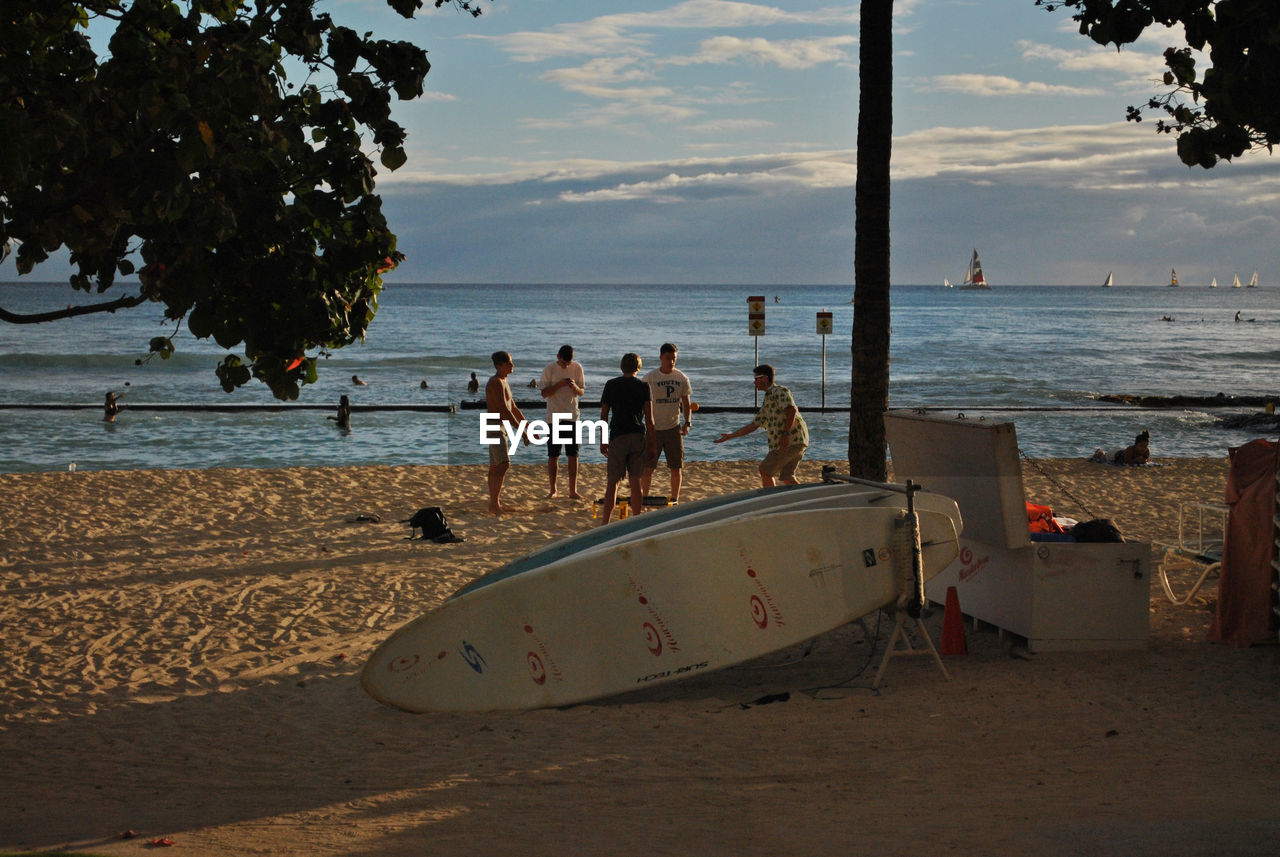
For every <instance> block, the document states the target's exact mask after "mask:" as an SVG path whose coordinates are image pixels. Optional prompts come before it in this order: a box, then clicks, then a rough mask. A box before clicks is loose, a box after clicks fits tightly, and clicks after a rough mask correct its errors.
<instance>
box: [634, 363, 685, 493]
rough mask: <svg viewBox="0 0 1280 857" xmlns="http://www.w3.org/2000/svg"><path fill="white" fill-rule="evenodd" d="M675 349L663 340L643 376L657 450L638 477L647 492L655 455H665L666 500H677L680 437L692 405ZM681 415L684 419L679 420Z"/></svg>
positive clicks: (681, 459) (681, 454) (681, 461)
mask: <svg viewBox="0 0 1280 857" xmlns="http://www.w3.org/2000/svg"><path fill="white" fill-rule="evenodd" d="M677 357H679V350H678V349H677V348H676V347H675V345H673V344H671V343H670V342H664V343H663V344H662V348H661V349H660V351H659V354H658V359H659V365H658V368H657V369H654V370H653V371H652V372H650V373H649V374H647V375H645V376H644V381H645V383H646V384H648V385H649V394H650V396H651V400H652V402H653V425H654V428H655V429H657V433H658V451H657V454H655V455H654V457H653V460H652V461H650V462H648V463H647V464H646V465H645V468H644V477H643V478H642V479H641V480H640V482H641V486H642V487H643V488H644V493H645V494H646V495H648V493H649V483H650V482H651V481H652V480H653V471H654V469H655V468H656V467H657V466H658V456H659V455H665V456H666V457H667V467H668V469H670V470H671V494H670V495H669V497H668V499H669V500H670V501H671V502H672V503H678V502H679V501H680V471H681V469H682V468H683V467H684V436H685V435H686V434H688V433H689V428H690V427H691V426H692V425H693V420H692V418H691V417H692V413H691V412H692V408H693V406H692V404H691V403H690V401H689V396H690V395H692V393H693V386H692V385H691V384H690V383H689V376H688V375H685V374H684V373H683V372H681V371H680V370H679V369H677V368H676V358H677ZM681 417H684V422H683V423H681V419H680V418H681Z"/></svg>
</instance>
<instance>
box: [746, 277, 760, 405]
mask: <svg viewBox="0 0 1280 857" xmlns="http://www.w3.org/2000/svg"><path fill="white" fill-rule="evenodd" d="M747 333H749V334H751V335H752V336H753V337H755V343H756V362H755V364H754V365H756V366H759V365H760V337H762V336H764V295H752V296H751V297H749V298H747ZM755 396H756V405H757V406H758V405H759V404H760V391H759V390H756V393H755Z"/></svg>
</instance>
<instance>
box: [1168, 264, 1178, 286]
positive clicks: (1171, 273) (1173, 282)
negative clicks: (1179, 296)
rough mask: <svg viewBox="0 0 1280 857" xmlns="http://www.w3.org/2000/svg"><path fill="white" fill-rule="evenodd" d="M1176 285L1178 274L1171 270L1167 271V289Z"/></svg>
mask: <svg viewBox="0 0 1280 857" xmlns="http://www.w3.org/2000/svg"><path fill="white" fill-rule="evenodd" d="M1176 285H1178V272H1177V271H1176V270H1174V269H1173V268H1170V269H1169V288H1173V287H1174V286H1176Z"/></svg>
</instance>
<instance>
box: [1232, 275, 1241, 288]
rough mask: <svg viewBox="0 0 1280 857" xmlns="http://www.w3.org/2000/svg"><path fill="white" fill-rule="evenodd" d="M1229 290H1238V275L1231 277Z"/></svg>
mask: <svg viewBox="0 0 1280 857" xmlns="http://www.w3.org/2000/svg"><path fill="white" fill-rule="evenodd" d="M1231 288H1233V289H1238V288H1240V275H1239V274H1236V275H1235V276H1233V277H1232V278H1231Z"/></svg>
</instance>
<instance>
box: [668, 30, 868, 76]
mask: <svg viewBox="0 0 1280 857" xmlns="http://www.w3.org/2000/svg"><path fill="white" fill-rule="evenodd" d="M856 42H857V39H855V38H854V37H853V36H829V37H825V38H818V39H791V40H786V41H770V40H768V39H762V38H751V39H743V38H738V37H736V36H715V37H714V38H710V39H707V40H705V41H704V42H702V44H701V46H700V49H699V51H698V53H696V54H694V55H693V56H690V57H680V58H673V59H668V60H666V61H665V62H666V63H667V64H669V65H696V64H700V63H718V64H723V63H731V62H736V61H738V60H746V61H748V62H753V63H756V64H758V65H775V66H777V67H778V68H785V69H803V68H813V67H814V66H816V65H820V64H822V63H831V62H847V61H848V60H849V59H850V57H849V55H848V53H847V52H846V51H845V50H844V49H845V47H846V46H848V45H851V44H855V43H856Z"/></svg>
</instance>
